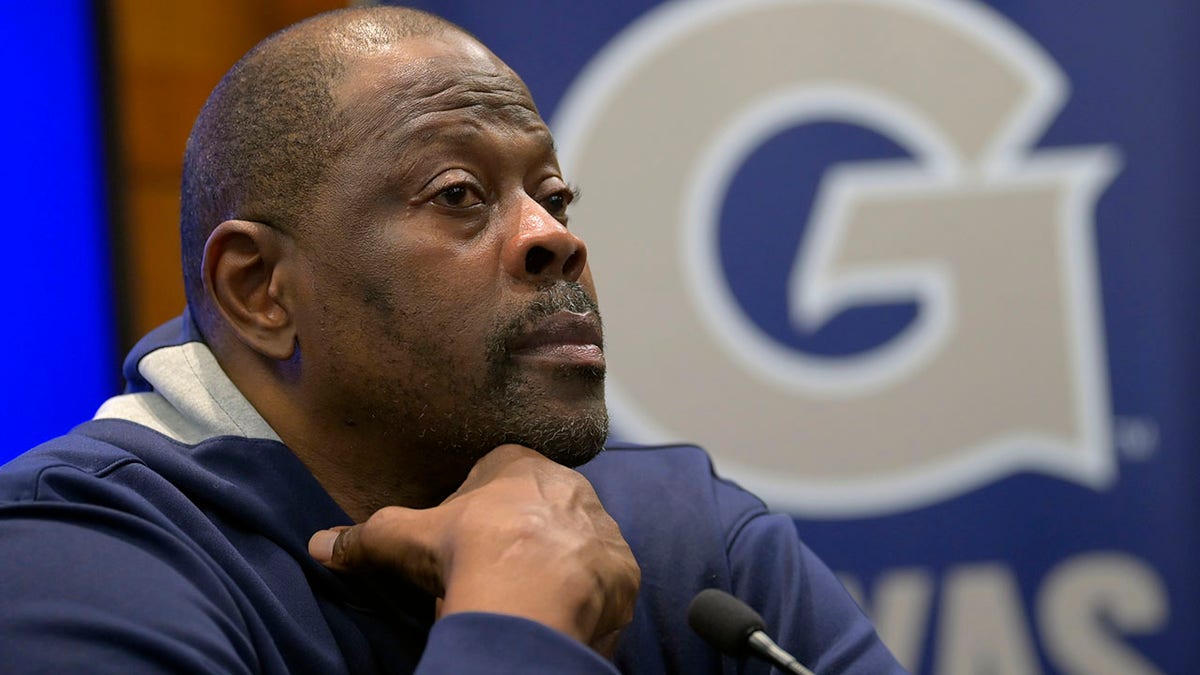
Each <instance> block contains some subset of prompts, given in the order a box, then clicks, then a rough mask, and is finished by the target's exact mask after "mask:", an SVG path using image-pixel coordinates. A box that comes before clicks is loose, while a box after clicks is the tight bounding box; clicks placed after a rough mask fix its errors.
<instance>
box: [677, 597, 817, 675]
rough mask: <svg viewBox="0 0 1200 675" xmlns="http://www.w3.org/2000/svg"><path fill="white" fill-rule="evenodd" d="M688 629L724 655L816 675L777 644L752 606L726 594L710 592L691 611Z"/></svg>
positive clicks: (789, 671) (691, 607)
mask: <svg viewBox="0 0 1200 675" xmlns="http://www.w3.org/2000/svg"><path fill="white" fill-rule="evenodd" d="M687 618H688V625H689V626H691V627H692V630H694V631H696V632H697V633H699V634H700V637H702V638H704V639H705V641H707V642H708V643H709V644H711V645H712V646H714V647H716V648H717V649H718V650H720V651H721V652H722V653H724V654H729V655H730V656H737V657H742V656H745V655H747V654H750V655H753V656H757V657H759V658H761V659H764V660H766V661H768V662H770V663H773V664H775V665H776V666H778V667H779V668H782V669H783V670H784V672H788V673H793V674H794V675H813V673H812V671H810V670H809V669H808V668H805V667H804V666H803V665H801V664H800V662H799V661H797V660H796V657H794V656H792V655H791V654H789V653H787V652H786V651H784V650H783V649H781V648H780V647H779V645H777V644H775V642H774V641H772V640H771V638H769V637H767V634H766V632H765V629H766V624H765V623H764V622H763V620H762V617H761V616H759V615H758V612H755V611H754V610H753V609H751V608H750V606H749V605H747V604H746V603H744V602H742V601H741V600H738V599H737V598H735V597H733V596H732V595H730V594H728V593H726V592H725V591H722V590H719V589H716V588H706V589H704V590H702V591H700V592H699V593H697V594H696V597H695V598H693V599H692V604H691V605H690V606H689V607H688V616H687Z"/></svg>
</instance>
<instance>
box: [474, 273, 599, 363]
mask: <svg viewBox="0 0 1200 675" xmlns="http://www.w3.org/2000/svg"><path fill="white" fill-rule="evenodd" d="M564 311H565V312H573V313H575V314H587V313H588V312H591V313H593V314H595V315H596V318H597V319H600V318H601V317H600V306H599V305H598V304H597V303H596V299H595V298H593V297H592V296H591V295H589V294H588V292H587V290H585V289H584V287H583V285H582V284H580V283H579V282H576V281H559V282H555V283H554V284H552V285H550V286H546V287H545V288H544V289H542V290H541V291H539V292H538V294H537V296H535V297H534V299H533V300H532V301H530V303H529V305H528V306H526V307H525V309H524V310H523V311H521V312H520V313H519V314H518V315H517V316H515V317H513V318H512V319H511V320H509V321H508V322H507V323H506V324H505V325H504V326H503V328H501V329H500V330H499V331H497V332H496V333H495V334H494V337H493V338H492V340H491V343H492V344H491V349H490V350H489V351H492V352H494V353H498V354H502V353H504V352H505V351H507V345H510V344H512V343H513V342H515V341H516V340H517V339H519V338H520V337H521V336H522V335H524V334H525V332H526V331H527V330H528V329H529V326H530V325H532V324H534V323H536V322H537V321H538V320H540V319H544V318H546V317H548V316H551V315H552V314H557V313H558V312H564ZM602 325H603V324H602Z"/></svg>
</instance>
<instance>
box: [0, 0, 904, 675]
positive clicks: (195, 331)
mask: <svg viewBox="0 0 1200 675" xmlns="http://www.w3.org/2000/svg"><path fill="white" fill-rule="evenodd" d="M184 174H185V175H184V184H183V209H182V221H181V222H182V225H181V232H182V238H183V258H184V267H185V285H186V291H187V297H188V311H187V312H186V313H185V314H184V316H183V317H181V318H180V319H178V320H176V321H174V322H172V323H170V324H167V325H166V326H163V327H162V328H160V329H158V330H157V331H155V332H154V333H152V334H150V335H149V336H147V337H146V338H145V339H143V341H142V342H141V343H140V344H139V345H138V347H137V348H135V350H134V352H133V353H132V354H131V355H130V357H129V359H128V360H127V362H126V377H127V379H128V381H129V387H128V390H127V393H126V394H125V395H123V396H119V397H116V398H114V399H111V400H110V401H108V402H107V403H105V404H104V406H102V407H101V409H100V411H99V412H98V413H97V415H96V419H94V420H92V421H91V422H89V423H87V424H84V425H81V426H80V427H78V428H77V429H75V430H74V431H73V432H72V433H71V434H70V435H68V436H66V437H64V438H61V439H57V440H55V441H52V442H50V443H48V444H46V445H43V446H41V447H40V448H38V449H35V450H34V451H32V452H30V453H27V454H26V455H24V456H22V457H20V458H18V459H17V460H15V461H14V462H13V463H11V464H10V465H8V466H7V467H6V468H5V470H4V472H3V477H2V479H0V495H2V496H3V498H4V505H3V506H0V560H3V561H4V570H3V573H2V576H0V579H3V581H0V583H3V595H4V597H5V611H4V612H2V613H0V633H2V634H3V640H2V642H0V644H3V649H4V651H5V659H4V663H5V668H6V669H8V670H11V671H13V672H23V671H33V670H37V671H47V672H78V671H86V672H120V673H131V672H160V671H161V672H222V673H225V672H229V673H253V672H263V673H289V672H314V673H340V672H348V673H367V672H413V671H414V670H415V671H417V672H423V673H474V672H489V673H492V672H513V673H539V672H546V673H576V672H578V673H593V672H594V673H611V672H614V667H615V668H617V669H619V670H621V671H624V672H638V673H657V672H681V673H702V672H766V667H765V666H761V665H758V664H746V663H739V662H736V661H734V660H732V659H726V658H722V657H720V656H719V655H718V654H716V653H715V652H714V651H713V650H712V649H711V648H710V647H708V646H706V645H705V644H703V643H702V642H701V641H700V640H699V638H697V637H696V636H695V635H693V634H692V633H691V632H690V631H689V630H688V629H687V628H686V626H685V625H684V613H685V609H686V607H687V604H688V602H689V601H690V599H691V598H692V597H693V596H694V595H695V593H696V592H698V591H699V590H700V589H702V588H706V587H717V588H723V589H726V590H730V591H733V592H735V593H736V594H738V595H740V596H742V597H743V598H745V599H747V600H748V601H750V602H751V603H752V604H754V605H755V606H756V607H758V608H759V609H760V610H761V611H762V612H763V613H764V614H765V615H766V617H767V620H768V623H769V625H770V627H771V629H772V631H773V632H775V633H777V634H778V635H780V636H781V641H782V642H783V643H784V644H785V646H787V647H788V648H790V649H792V650H794V651H795V652H796V653H797V656H799V657H800V658H801V660H802V661H804V662H805V663H807V664H808V665H809V666H810V667H813V668H814V669H815V670H817V671H818V672H822V673H834V672H871V673H878V672H890V671H893V670H898V666H896V664H895V662H894V660H893V659H892V658H891V656H890V655H889V654H888V653H887V650H886V649H885V648H884V647H883V646H882V645H881V643H880V642H879V641H878V638H877V637H876V636H875V633H874V631H873V630H872V629H871V627H870V625H869V623H868V622H867V621H866V619H865V618H864V617H863V616H862V615H861V613H860V612H859V611H858V609H857V608H856V607H855V606H854V604H853V602H852V601H850V600H849V599H848V597H847V596H846V595H845V593H844V591H842V589H841V588H840V586H838V584H837V582H836V581H835V580H834V578H833V577H832V575H831V574H830V573H829V571H828V570H827V569H826V568H825V567H824V566H822V565H821V564H820V562H819V561H817V559H816V558H815V557H814V556H813V555H812V554H811V553H810V552H808V551H807V550H806V549H805V548H803V546H802V545H800V544H799V542H798V541H796V537H795V531H794V529H793V528H792V526H791V524H790V522H789V520H788V519H787V518H786V517H783V516H767V515H766V514H765V512H764V510H763V508H762V505H761V503H759V502H758V501H757V500H756V499H754V498H753V497H751V496H749V495H747V494H746V493H744V492H742V491H740V490H739V489H737V488H736V487H734V486H732V485H730V484H728V483H725V482H722V481H720V480H717V479H714V478H713V477H712V475H711V469H710V467H709V465H708V462H707V459H706V458H705V457H704V455H703V453H701V452H700V451H699V450H696V449H694V448H686V447H679V448H662V449H656V450H648V449H636V448H612V449H609V450H607V451H606V452H605V453H603V454H598V453H600V451H601V449H602V446H603V443H604V439H605V436H606V434H607V416H606V412H605V408H604V397H603V374H604V357H603V352H602V349H601V342H602V341H601V330H600V319H599V313H598V309H597V306H596V300H595V291H594V288H593V285H592V281H591V277H590V273H589V272H588V268H587V251H586V248H585V246H584V244H583V242H582V241H580V240H579V239H578V238H577V237H576V236H575V235H573V234H572V233H571V232H570V231H569V230H568V229H567V227H566V225H567V207H568V206H569V204H570V202H571V199H572V197H573V192H572V190H571V188H570V187H568V185H567V184H566V183H565V182H564V180H563V177H562V176H561V175H560V172H559V169H558V166H557V162H556V160H555V157H554V150H553V144H552V141H551V137H550V134H549V131H548V130H547V128H546V126H545V124H544V123H543V122H542V120H541V118H540V117H539V115H538V113H537V111H536V109H535V108H534V105H533V102H532V100H531V99H530V96H529V93H528V91H527V90H526V88H525V86H524V84H523V83H522V82H521V81H520V79H519V78H518V77H517V76H516V75H515V74H514V73H512V71H511V70H509V69H508V68H507V66H505V65H504V64H503V63H501V62H500V61H499V60H498V59H497V58H496V57H495V56H494V55H492V54H491V53H490V52H489V51H487V49H486V48H484V47H483V46H482V45H480V44H479V43H478V42H477V41H475V40H474V39H473V38H471V37H470V36H468V35H466V34H465V33H464V32H463V31H461V30H460V29H458V28H457V27H455V26H453V25H450V24H448V23H446V22H444V21H442V20H440V19H437V18H435V17H432V16H429V15H426V14H423V13H419V12H415V11H411V10H404V9H397V8H372V9H360V10H349V11H343V12H339V13H334V14H328V15H322V16H319V17H316V18H314V19H311V20H309V21H307V22H305V23H302V24H299V25H297V26H295V27H293V28H291V29H289V30H287V31H284V32H282V33H280V34H277V35H275V36H273V37H271V38H269V39H268V40H267V41H265V42H264V43H263V44H261V45H260V46H258V47H257V48H255V50H253V51H252V52H251V53H250V54H248V55H247V56H246V57H244V58H243V59H242V61H241V62H239V63H238V64H237V65H236V66H235V67H234V68H233V69H232V70H231V71H230V73H229V74H228V75H226V77H225V78H224V79H223V80H222V82H221V83H220V84H219V85H218V87H217V88H216V90H214V92H213V94H212V96H211V97H210V99H209V101H208V102H207V104H206V105H205V107H204V110H203V111H202V112H201V114H200V116H199V119H198V120H197V122H196V126H195V128H194V130H193V132H192V136H191V138H190V139H189V143H188V149H187V154H186V158H185V170H184ZM569 467H581V468H580V471H579V472H577V471H575V470H573V469H571V468H569ZM352 523H357V524H356V525H352ZM614 664H615V666H614Z"/></svg>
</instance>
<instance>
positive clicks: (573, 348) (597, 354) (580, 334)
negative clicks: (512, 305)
mask: <svg viewBox="0 0 1200 675" xmlns="http://www.w3.org/2000/svg"><path fill="white" fill-rule="evenodd" d="M508 352H509V354H510V355H511V356H512V357H513V358H514V359H519V360H527V361H543V362H547V363H550V364H553V365H563V366H585V367H591V368H603V367H604V338H603V333H602V331H601V328H600V317H598V316H597V315H596V314H595V312H584V313H577V312H571V311H567V310H561V311H558V312H555V313H553V314H551V315H549V316H546V317H544V318H541V319H539V320H537V321H535V322H533V323H532V324H530V325H529V326H528V327H527V330H525V331H523V332H522V333H521V335H520V336H519V337H518V338H517V339H516V340H515V341H513V342H512V343H511V345H510V347H509V350H508Z"/></svg>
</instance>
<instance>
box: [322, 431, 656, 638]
mask: <svg viewBox="0 0 1200 675" xmlns="http://www.w3.org/2000/svg"><path fill="white" fill-rule="evenodd" d="M309 551H310V552H311V553H312V555H313V557H315V558H316V559H317V560H319V561H321V562H322V563H324V564H325V565H326V566H328V567H330V568H332V569H335V570H340V571H347V572H354V571H367V570H371V571H380V570H386V571H392V572H395V573H397V574H400V575H403V576H404V577H406V578H407V579H409V580H410V581H412V582H413V583H415V584H417V585H418V586H420V587H422V588H424V589H425V590H427V591H428V592H429V593H431V594H433V595H435V596H438V597H440V598H442V602H441V608H440V615H441V616H445V615H448V614H453V613H455V612H496V613H500V614H510V615H515V616H521V617H525V618H528V619H532V620H534V621H537V622H539V623H542V624H545V625H547V626H550V627H551V628H555V629H557V630H559V631H562V632H564V633H566V634H568V635H571V636H572V637H574V638H576V639H578V640H580V641H581V642H583V643H585V644H588V645H591V646H592V647H593V648H595V649H596V650H597V651H600V652H601V653H604V654H605V655H611V651H612V649H613V648H614V647H615V645H616V637H617V635H618V634H619V633H620V631H621V629H622V628H624V627H625V625H626V624H628V623H629V622H630V621H631V620H632V618H633V606H634V601H635V600H636V598H637V591H638V584H639V583H640V580H641V571H640V570H639V569H638V566H637V562H636V561H635V560H634V559H633V553H632V552H631V551H630V550H629V545H628V544H626V543H625V540H624V538H622V537H621V532H620V530H619V529H618V527H617V524H616V523H615V522H613V519H612V518H611V517H610V516H609V515H608V513H607V512H605V510H604V508H603V507H602V506H601V505H600V500H599V499H598V498H597V497H596V492H595V490H593V489H592V486H591V484H590V483H588V482H587V480H586V479H585V478H584V477H583V476H581V475H580V474H579V473H577V472H575V471H573V470H571V469H568V468H566V467H563V466H560V465H558V464H556V463H554V462H552V461H550V460H548V459H546V458H545V457H543V456H542V455H540V454H538V453H537V452H535V451H533V450H530V449H529V448H525V447H521V446H519V445H502V446H500V447H498V448H496V449H495V450H493V451H491V452H490V453H488V454H487V455H485V456H484V457H483V458H482V459H480V460H479V462H478V463H476V464H475V466H474V468H472V469H471V472H470V473H469V474H468V475H467V479H466V480H465V481H464V482H463V484H462V486H460V487H459V489H458V490H457V491H456V492H455V493H454V494H452V495H450V497H448V498H447V499H446V501H444V502H442V503H441V504H440V505H438V506H436V507H434V508H431V509H421V510H417V509H407V508H403V507H399V506H391V507H387V508H383V509H380V510H379V511H376V512H375V514H374V515H372V516H371V517H370V518H369V519H367V521H366V522H364V523H360V524H358V525H355V526H353V527H349V528H343V529H339V530H323V531H321V532H317V533H316V534H315V535H313V537H312V540H311V541H310V542H309Z"/></svg>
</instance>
